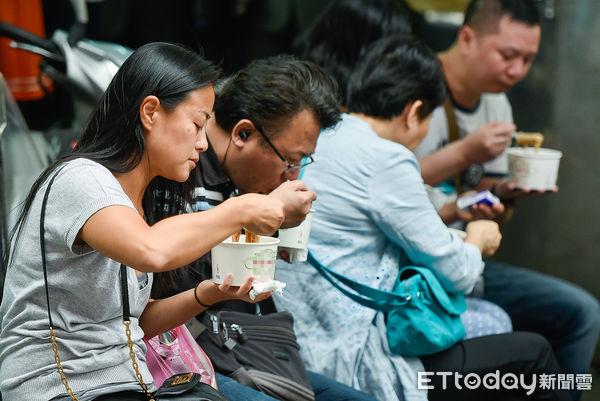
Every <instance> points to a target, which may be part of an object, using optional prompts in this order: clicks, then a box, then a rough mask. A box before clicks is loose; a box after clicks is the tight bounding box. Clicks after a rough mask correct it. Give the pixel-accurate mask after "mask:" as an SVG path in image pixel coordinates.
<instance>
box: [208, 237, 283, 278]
mask: <svg viewBox="0 0 600 401" xmlns="http://www.w3.org/2000/svg"><path fill="white" fill-rule="evenodd" d="M245 240H246V238H245V236H244V235H242V236H240V241H239V242H233V241H232V240H231V237H229V238H227V239H226V240H225V241H223V242H221V243H220V244H219V245H217V246H215V247H214V248H213V249H211V251H210V252H211V259H212V279H213V282H215V283H217V284H221V283H222V282H223V281H224V280H225V276H226V275H227V273H233V283H232V285H233V286H239V285H242V284H243V283H244V282H245V281H246V279H247V278H248V277H250V276H254V277H255V278H256V280H258V281H267V280H272V279H273V276H274V275H275V260H276V259H277V244H279V239H278V238H272V237H263V236H261V237H260V241H259V242H256V243H246V242H245Z"/></svg>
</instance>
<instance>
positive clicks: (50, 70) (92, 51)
mask: <svg viewBox="0 0 600 401" xmlns="http://www.w3.org/2000/svg"><path fill="white" fill-rule="evenodd" d="M71 4H72V6H73V8H74V11H75V16H76V21H75V22H74V23H73V24H72V26H71V28H70V29H69V31H68V32H67V31H64V30H56V31H55V32H54V33H53V34H52V36H51V37H50V38H48V39H44V38H41V37H39V36H37V35H35V34H33V33H31V32H29V31H26V30H24V29H21V28H19V27H17V26H14V25H11V24H9V23H7V22H4V21H0V36H4V37H7V38H10V39H12V42H11V44H10V46H11V47H12V48H17V49H21V50H24V51H28V52H31V53H35V54H38V55H40V56H42V62H41V64H40V70H41V74H45V75H47V76H48V77H50V78H51V79H52V81H53V82H54V85H55V86H57V85H59V86H62V87H64V88H65V89H66V91H67V93H69V95H70V97H71V98H72V100H73V116H74V117H73V121H72V122H71V127H70V128H69V130H68V131H67V130H64V129H62V130H56V131H51V130H50V129H49V130H48V131H47V132H44V133H40V132H32V131H30V130H29V129H28V128H27V124H26V122H25V120H24V119H23V117H22V115H21V113H20V111H19V109H18V106H17V103H16V102H15V101H14V99H13V98H12V96H11V95H10V91H9V90H8V87H7V86H6V84H5V82H4V80H3V79H2V77H1V74H0V128H2V129H1V130H0V186H1V188H0V214H1V216H0V225H1V227H0V231H1V233H0V237H1V238H2V250H3V251H6V249H7V247H8V245H7V243H6V240H7V233H9V232H10V230H11V228H12V227H13V224H14V223H15V221H16V215H17V209H18V207H19V205H20V203H21V202H22V201H23V200H24V199H25V197H26V195H27V192H28V191H29V188H30V187H31V185H32V183H33V182H34V181H35V179H36V178H37V177H38V176H39V174H40V173H41V172H42V171H43V170H44V169H45V168H46V167H47V166H48V165H49V164H50V163H51V162H52V161H54V160H55V159H56V158H57V157H58V156H60V155H61V154H64V153H68V152H69V151H70V150H71V143H72V142H73V141H74V140H76V139H77V138H79V136H80V133H81V130H82V129H83V127H84V126H85V124H86V122H87V120H88V118H89V116H90V114H91V112H92V110H93V109H94V108H95V107H96V106H97V104H98V102H99V100H100V99H101V97H102V94H103V93H104V91H105V89H106V88H107V87H108V84H109V83H110V81H111V80H112V78H113V76H114V75H115V74H116V72H117V70H118V69H119V67H120V66H121V64H123V62H124V61H125V59H126V58H127V57H129V55H130V54H131V53H132V52H133V50H131V49H129V48H127V47H124V46H121V45H118V44H115V43H109V42H102V41H96V40H90V39H85V38H84V37H83V36H84V35H85V27H86V25H87V22H88V15H87V5H86V3H85V1H84V0H71ZM39 81H40V82H42V81H43V80H41V79H40V80H39ZM42 87H43V86H42ZM0 267H1V266H0ZM2 270H3V269H2Z"/></svg>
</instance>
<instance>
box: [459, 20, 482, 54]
mask: <svg viewBox="0 0 600 401" xmlns="http://www.w3.org/2000/svg"><path fill="white" fill-rule="evenodd" d="M476 41H477V33H476V32H475V30H473V28H471V27H470V26H468V25H464V26H462V27H461V28H460V29H459V31H458V36H457V38H456V42H457V43H458V48H459V49H460V51H461V53H468V52H469V51H470V50H471V49H472V48H473V47H474V46H475V43H476Z"/></svg>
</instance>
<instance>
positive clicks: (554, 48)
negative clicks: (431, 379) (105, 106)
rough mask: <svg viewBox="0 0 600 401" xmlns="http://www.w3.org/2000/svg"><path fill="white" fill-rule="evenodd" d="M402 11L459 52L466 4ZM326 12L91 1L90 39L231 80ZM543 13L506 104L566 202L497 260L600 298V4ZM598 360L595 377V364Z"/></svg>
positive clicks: (315, 1) (554, 202) (65, 19)
mask: <svg viewBox="0 0 600 401" xmlns="http://www.w3.org/2000/svg"><path fill="white" fill-rule="evenodd" d="M10 1H13V2H15V3H17V1H14V0H2V3H6V4H7V3H8V2H10ZM396 1H398V3H399V4H401V6H402V7H403V8H404V9H405V10H406V15H407V20H408V21H409V23H410V24H411V25H412V27H413V31H414V32H415V34H416V35H418V36H420V37H421V38H422V39H423V40H424V41H425V42H426V43H428V44H429V45H430V46H431V47H432V48H433V49H434V50H436V51H439V50H442V49H445V48H446V47H448V46H449V45H450V44H451V43H452V42H453V40H454V37H455V35H456V31H457V28H458V25H459V24H460V23H461V21H462V13H461V11H462V10H463V9H464V6H465V4H466V3H467V1H465V0H437V1H436V0H396ZM29 2H33V3H39V5H40V6H41V12H42V14H41V15H42V17H43V21H42V22H43V29H44V31H45V34H46V35H47V36H50V35H51V34H52V33H53V32H54V31H55V30H56V29H65V30H67V29H68V28H69V27H70V26H71V24H72V22H73V20H74V18H75V16H74V11H73V8H72V6H71V4H70V2H69V1H68V0H45V1H39V0H19V1H18V3H19V4H23V3H29ZM328 3H329V1H328V0H218V1H216V0H178V1H169V2H167V1H159V0H104V1H89V2H87V6H88V13H89V24H88V26H87V30H86V35H85V36H86V37H88V38H91V39H98V40H103V41H109V42H115V43H118V44H121V45H124V46H127V47H130V48H136V47H138V46H140V45H142V44H144V43H147V42H151V41H156V40H161V41H173V42H179V43H184V44H187V45H189V46H190V47H192V48H195V49H197V50H201V51H202V52H204V55H205V57H206V58H208V59H210V60H212V61H214V62H216V63H217V64H219V65H220V66H221V67H222V68H223V70H224V71H225V73H232V72H234V71H236V70H237V69H239V68H241V67H243V66H244V65H246V64H247V63H248V62H249V61H251V60H252V59H255V58H260V57H264V56H269V55H274V54H278V53H289V52H290V51H291V47H292V44H293V41H294V38H295V37H296V36H297V35H298V33H299V32H300V31H301V30H303V29H304V28H306V27H307V26H308V25H309V24H310V23H311V22H312V21H313V20H314V19H315V17H316V16H317V15H318V14H319V13H320V12H321V11H322V10H323V9H324V8H325V7H326V6H327V4H328ZM538 3H539V6H540V9H541V11H542V15H543V22H542V41H541V46H540V53H539V55H538V57H537V59H536V60H535V62H534V64H533V67H532V69H531V71H530V73H529V75H528V76H527V78H526V79H525V80H524V81H523V82H521V83H520V84H518V85H517V86H515V87H514V88H513V89H511V90H510V92H509V93H508V95H509V98H510V99H511V101H512V104H513V111H514V117H515V122H516V124H517V127H518V129H519V130H522V131H539V132H542V133H543V134H544V135H545V138H546V142H545V144H544V145H545V146H546V147H549V148H554V149H559V150H561V151H562V152H563V158H562V160H561V165H560V173H559V179H558V184H559V187H560V191H559V192H558V193H557V194H553V195H550V196H544V197H540V198H537V199H529V200H523V201H521V202H520V203H519V204H518V207H517V209H516V212H515V215H514V218H513V219H512V221H511V222H510V223H508V224H507V225H506V226H504V227H503V234H504V240H503V243H502V247H501V249H500V251H499V252H498V254H497V255H496V256H495V258H496V259H498V260H502V261H506V262H510V263H513V264H516V265H520V266H527V267H530V268H533V269H536V270H539V271H543V272H545V273H548V274H551V275H554V276H557V277H561V278H564V279H566V280H569V281H571V282H574V283H577V284H579V285H581V286H582V287H584V288H586V289H587V290H588V291H590V292H591V293H592V294H594V295H595V296H596V297H598V298H600V261H598V256H599V252H598V248H596V246H597V245H599V246H600V212H599V211H596V210H595V209H594V207H595V206H594V205H598V204H599V203H597V202H598V199H599V198H600V185H599V179H598V176H597V175H596V174H598V173H600V168H599V164H598V152H599V150H600V135H598V127H599V126H600V107H598V104H599V103H598V100H597V97H598V94H600V41H599V40H598V38H599V37H600V1H597V0H538ZM6 4H5V5H6ZM1 10H2V5H0V12H1ZM348 29H352V27H348ZM342 34H343V33H342ZM0 44H2V42H0ZM14 51H17V50H14ZM2 54H5V53H0V57H2ZM1 65H2V64H1V63H0V68H1ZM0 71H1V70H0ZM4 74H5V75H6V73H4ZM18 100H19V99H18ZM69 101H70V100H69V96H68V94H66V93H64V91H63V90H61V88H60V87H58V86H56V85H55V87H54V89H53V91H52V93H50V94H46V95H44V96H43V97H42V98H40V99H36V100H19V101H18V105H19V108H20V109H21V111H22V113H23V115H24V118H25V121H26V124H27V125H28V126H29V127H30V128H31V129H32V130H34V131H36V130H38V131H42V132H43V131H48V130H49V128H52V127H57V126H60V125H61V124H63V125H64V121H62V122H61V120H64V119H65V111H64V110H65V108H67V109H68V102H69ZM0 135H1V134H0ZM69 140H71V138H67V139H65V141H69ZM5 179H11V177H8V178H7V177H5ZM595 199H596V200H595ZM596 354H597V355H596V361H595V366H596V367H598V366H600V357H598V352H597V353H596ZM595 377H598V376H595ZM598 383H599V384H596V386H595V387H596V390H595V392H594V390H593V391H592V392H587V393H586V394H585V397H584V400H600V382H598Z"/></svg>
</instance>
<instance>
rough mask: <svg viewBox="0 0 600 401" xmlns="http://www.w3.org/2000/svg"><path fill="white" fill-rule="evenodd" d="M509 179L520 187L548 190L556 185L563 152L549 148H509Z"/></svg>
mask: <svg viewBox="0 0 600 401" xmlns="http://www.w3.org/2000/svg"><path fill="white" fill-rule="evenodd" d="M507 155H508V170H509V177H508V178H509V179H510V180H511V181H515V183H516V185H517V187H518V188H527V189H531V190H537V191H548V190H551V189H553V188H554V187H555V186H556V179H557V176H558V166H559V162H560V158H561V157H562V153H561V152H560V151H558V150H554V149H547V148H539V149H535V148H520V147H514V148H509V149H508V150H507Z"/></svg>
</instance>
